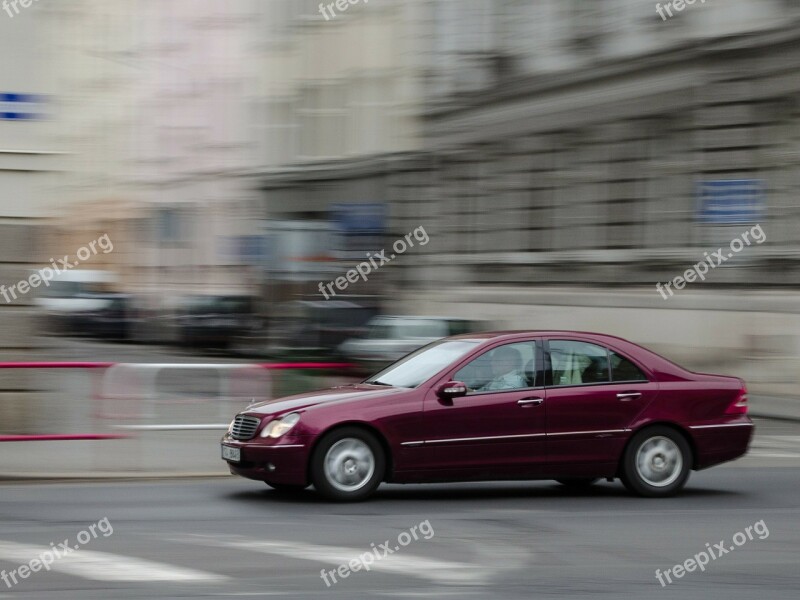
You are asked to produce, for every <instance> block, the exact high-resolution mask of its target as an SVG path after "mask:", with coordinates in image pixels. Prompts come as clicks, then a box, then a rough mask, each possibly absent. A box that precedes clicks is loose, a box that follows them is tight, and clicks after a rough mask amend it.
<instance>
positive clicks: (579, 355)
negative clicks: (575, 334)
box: [550, 340, 610, 386]
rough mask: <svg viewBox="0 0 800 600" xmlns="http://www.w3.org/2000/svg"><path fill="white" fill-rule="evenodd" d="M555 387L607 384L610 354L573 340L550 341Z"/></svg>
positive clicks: (600, 347) (601, 348) (593, 345)
mask: <svg viewBox="0 0 800 600" xmlns="http://www.w3.org/2000/svg"><path fill="white" fill-rule="evenodd" d="M550 364H551V366H552V369H553V385H554V386H560V385H582V384H586V383H607V382H609V381H610V375H609V372H608V352H607V351H606V349H605V348H603V347H602V346H597V345H595V344H589V343H588V342H578V341H572V340H550Z"/></svg>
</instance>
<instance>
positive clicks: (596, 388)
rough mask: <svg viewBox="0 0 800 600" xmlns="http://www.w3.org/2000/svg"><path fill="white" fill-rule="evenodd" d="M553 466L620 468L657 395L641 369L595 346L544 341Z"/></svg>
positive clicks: (549, 450)
mask: <svg viewBox="0 0 800 600" xmlns="http://www.w3.org/2000/svg"><path fill="white" fill-rule="evenodd" d="M545 380H546V390H545V404H546V405H547V455H548V461H549V463H550V466H551V467H553V468H555V469H558V468H559V465H565V464H573V465H593V466H594V467H595V468H596V465H597V464H598V463H605V464H611V463H616V462H617V461H618V460H619V457H620V455H621V453H622V449H623V447H624V445H625V442H626V440H627V438H628V430H627V428H628V426H629V425H630V424H631V422H633V420H634V419H635V417H636V416H637V415H638V414H639V413H640V412H641V411H642V410H643V409H644V407H645V406H647V404H649V403H650V402H651V401H652V400H653V399H654V398H655V396H656V394H657V392H658V384H657V383H656V382H655V381H652V377H651V376H650V375H648V373H647V371H646V370H645V369H644V368H642V367H641V366H640V365H637V364H636V363H634V362H633V361H632V360H630V359H629V358H628V357H626V356H623V355H622V354H620V353H619V352H617V351H616V350H613V349H610V348H608V347H606V346H604V345H602V344H598V343H597V342H595V341H589V340H581V339H566V338H561V337H559V338H553V339H547V340H546V341H545Z"/></svg>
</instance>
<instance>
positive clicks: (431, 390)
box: [222, 331, 753, 500]
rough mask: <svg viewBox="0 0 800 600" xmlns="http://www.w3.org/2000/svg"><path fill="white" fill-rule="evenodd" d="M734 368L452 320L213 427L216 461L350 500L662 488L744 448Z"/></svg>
mask: <svg viewBox="0 0 800 600" xmlns="http://www.w3.org/2000/svg"><path fill="white" fill-rule="evenodd" d="M752 435H753V423H752V421H751V420H750V418H749V417H748V416H747V388H746V386H745V384H744V382H743V381H742V380H741V379H738V378H736V377H728V376H722V375H706V374H701V373H693V372H691V371H688V370H686V369H684V368H682V367H680V366H678V365H676V364H675V363H672V362H670V361H669V360H667V359H665V358H662V357H661V356H658V355H657V354H654V353H653V352H651V351H649V350H647V349H645V348H643V347H641V346H638V345H636V344H633V343H631V342H628V341H626V340H623V339H621V338H618V337H613V336H610V335H602V334H592V333H576V332H570V331H529V332H513V333H509V332H500V333H483V334H468V335H461V336H456V337H451V338H448V339H445V340H440V341H437V342H434V343H432V344H429V345H427V346H425V347H424V348H422V349H420V350H417V351H416V352H414V353H412V354H410V355H408V356H406V357H405V358H403V359H402V360H400V361H398V362H396V363H394V364H393V365H391V366H389V367H388V368H386V369H384V370H383V371H381V372H380V373H378V374H377V375H374V376H372V377H370V378H369V379H367V380H366V381H364V382H362V383H359V384H352V385H349V386H343V387H338V388H333V389H328V390H322V391H317V392H312V393H307V394H300V395H297V396H291V397H288V398H284V399H279V400H273V401H269V402H264V403H260V404H256V405H254V406H251V407H250V408H248V409H247V410H245V411H244V412H242V413H240V414H238V415H236V417H235V418H234V420H233V422H232V423H231V424H230V427H229V429H228V431H227V433H226V434H225V435H224V437H223V438H222V457H223V459H225V460H226V461H227V462H228V464H229V466H230V470H231V472H233V473H235V474H238V475H241V476H243V477H248V478H250V479H256V480H260V481H264V482H266V483H267V485H270V486H272V487H273V488H276V489H279V490H286V489H302V488H305V487H306V486H308V485H310V484H313V485H314V487H315V488H316V490H317V491H318V492H319V493H320V494H322V495H324V496H325V497H327V498H329V499H332V500H361V499H364V498H366V497H368V496H369V495H370V494H372V493H373V492H374V491H375V490H376V489H377V488H378V486H379V485H380V483H381V482H383V481H387V482H395V483H422V482H446V481H479V480H500V479H508V480H518V479H519V480H527V479H555V480H557V481H559V482H561V483H563V484H564V485H566V486H570V487H581V488H583V487H588V486H590V485H592V484H593V483H594V482H595V481H597V480H598V479H600V478H606V479H608V480H613V479H615V478H619V479H621V480H622V483H623V484H624V485H625V487H627V488H628V489H629V490H630V491H631V492H633V493H636V494H639V495H642V496H653V497H658V496H669V495H671V494H675V493H676V492H678V491H679V490H680V489H681V488H683V486H684V485H685V484H686V481H687V479H688V477H689V473H690V471H691V470H699V469H706V468H708V467H711V466H714V465H717V464H719V463H722V462H725V461H729V460H733V459H735V458H738V457H740V456H742V455H743V454H745V452H746V451H747V449H748V446H749V443H750V440H751V438H752Z"/></svg>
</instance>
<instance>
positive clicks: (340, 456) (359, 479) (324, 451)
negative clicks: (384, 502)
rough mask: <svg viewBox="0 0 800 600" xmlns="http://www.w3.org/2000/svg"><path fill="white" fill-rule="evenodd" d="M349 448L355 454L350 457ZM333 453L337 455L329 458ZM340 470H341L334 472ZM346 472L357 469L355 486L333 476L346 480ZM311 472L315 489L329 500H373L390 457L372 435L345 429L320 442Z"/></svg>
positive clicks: (312, 459) (312, 461)
mask: <svg viewBox="0 0 800 600" xmlns="http://www.w3.org/2000/svg"><path fill="white" fill-rule="evenodd" d="M348 448H350V452H351V455H350V456H349V457H348ZM367 449H368V451H367ZM329 453H333V454H331V456H329ZM359 457H360V458H359ZM361 459H363V460H361ZM348 461H350V462H348ZM326 463H327V464H328V467H326ZM351 463H352V464H351ZM348 465H349V466H348ZM336 466H340V467H341V468H339V469H337V468H334V467H336ZM345 468H347V469H355V471H354V478H353V483H352V485H349V486H348V485H347V484H346V483H345V482H342V481H337V480H336V479H335V476H334V475H333V474H331V473H332V472H333V471H335V472H336V473H338V474H339V475H341V476H345V472H344V470H343V469H345ZM310 472H311V482H312V483H313V484H314V488H315V489H316V490H317V492H319V493H320V494H321V495H322V496H324V497H325V498H327V499H328V500H333V501H335V502H358V501H360V500H364V499H366V498H368V497H369V496H371V495H372V493H373V492H375V490H376V489H378V486H379V485H380V484H381V481H383V477H384V473H385V472H386V456H385V452H384V450H383V446H382V445H381V443H380V442H379V441H378V439H377V438H376V437H375V436H374V435H373V434H371V433H370V432H369V431H366V430H365V429H361V428H360V427H342V428H341V429H336V430H334V431H331V432H330V433H328V434H326V435H325V436H324V437H323V438H322V440H320V442H319V444H318V445H317V447H316V448H315V449H314V452H313V454H312V455H311V464H310ZM345 487H350V488H352V489H344V488H345Z"/></svg>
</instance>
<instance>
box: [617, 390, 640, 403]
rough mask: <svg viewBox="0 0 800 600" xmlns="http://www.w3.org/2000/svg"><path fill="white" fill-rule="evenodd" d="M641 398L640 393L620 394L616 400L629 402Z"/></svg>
mask: <svg viewBox="0 0 800 600" xmlns="http://www.w3.org/2000/svg"><path fill="white" fill-rule="evenodd" d="M641 397H642V393H641V392H623V393H621V394H617V398H618V399H619V400H620V401H621V402H629V401H631V400H636V399H637V398H641Z"/></svg>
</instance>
